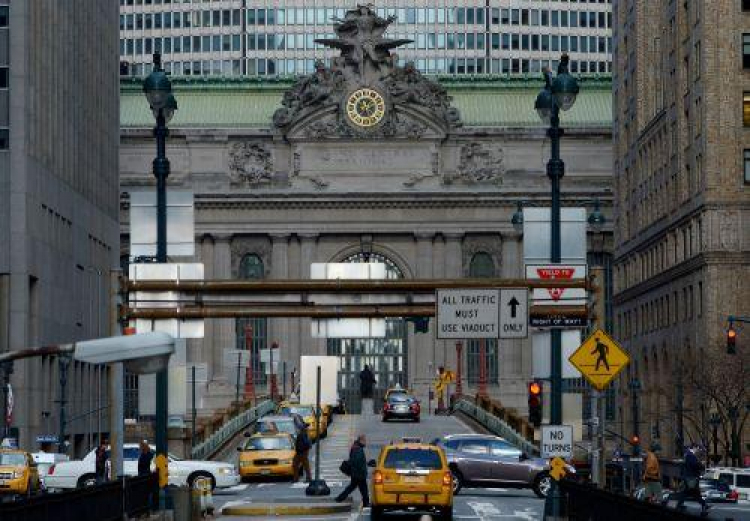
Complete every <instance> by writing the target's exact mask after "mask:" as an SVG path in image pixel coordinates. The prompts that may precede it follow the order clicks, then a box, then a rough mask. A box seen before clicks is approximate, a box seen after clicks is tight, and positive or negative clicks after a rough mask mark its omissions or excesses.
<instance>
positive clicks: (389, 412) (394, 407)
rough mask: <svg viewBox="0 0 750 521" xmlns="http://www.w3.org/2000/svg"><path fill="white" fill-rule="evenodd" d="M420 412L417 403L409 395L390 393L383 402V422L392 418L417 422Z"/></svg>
mask: <svg viewBox="0 0 750 521" xmlns="http://www.w3.org/2000/svg"><path fill="white" fill-rule="evenodd" d="M420 412H421V410H420V407H419V402H418V401H417V399H416V398H414V396H412V395H410V394H404V393H392V394H390V395H388V398H386V399H385V402H383V412H382V414H383V421H384V422H385V421H388V420H390V419H393V418H399V419H404V420H412V421H415V422H418V421H419V413H420Z"/></svg>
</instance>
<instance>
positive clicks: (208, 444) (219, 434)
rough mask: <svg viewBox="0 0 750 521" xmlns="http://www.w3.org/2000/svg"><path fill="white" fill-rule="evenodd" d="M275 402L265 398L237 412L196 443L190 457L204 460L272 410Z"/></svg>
mask: <svg viewBox="0 0 750 521" xmlns="http://www.w3.org/2000/svg"><path fill="white" fill-rule="evenodd" d="M275 407H276V404H275V403H274V402H272V401H271V400H266V401H264V402H261V403H259V404H258V405H256V406H255V407H253V408H252V409H248V410H246V411H245V412H243V413H240V414H238V415H237V416H235V417H234V418H232V419H231V420H229V421H228V422H227V423H225V424H224V425H222V426H221V428H220V429H219V430H217V431H216V432H214V433H213V434H211V436H209V437H208V439H207V440H206V441H204V442H203V443H201V444H199V445H196V446H195V447H193V450H192V453H191V455H192V458H193V459H198V460H205V459H208V458H210V457H211V456H213V455H214V454H216V452H217V451H218V450H219V449H221V448H222V447H223V446H224V445H225V444H226V443H227V442H228V441H229V440H231V439H232V438H234V437H235V436H237V434H238V433H239V432H240V431H242V430H244V429H246V428H247V427H249V426H250V424H251V423H253V422H254V421H255V420H257V419H258V418H260V417H261V416H265V415H266V414H268V413H269V412H271V411H273V410H274V408H275Z"/></svg>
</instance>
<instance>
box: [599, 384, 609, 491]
mask: <svg viewBox="0 0 750 521" xmlns="http://www.w3.org/2000/svg"><path fill="white" fill-rule="evenodd" d="M598 406H599V429H598V431H597V437H598V438H599V443H598V445H599V450H600V451H601V452H600V453H599V468H598V469H597V473H598V475H599V483H601V487H602V488H607V445H606V443H605V439H604V433H605V432H606V430H605V429H606V425H605V421H606V419H607V410H606V409H607V398H606V395H604V396H602V395H601V394H600V395H599V403H598Z"/></svg>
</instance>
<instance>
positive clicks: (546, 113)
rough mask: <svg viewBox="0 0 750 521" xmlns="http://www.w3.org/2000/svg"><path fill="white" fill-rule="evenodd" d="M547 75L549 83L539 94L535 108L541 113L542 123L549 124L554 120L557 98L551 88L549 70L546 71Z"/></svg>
mask: <svg viewBox="0 0 750 521" xmlns="http://www.w3.org/2000/svg"><path fill="white" fill-rule="evenodd" d="M545 77H546V78H547V84H546V85H545V87H544V88H543V89H542V90H540V91H539V94H537V96H536V101H535V102H534V108H535V109H536V113H537V114H539V119H541V120H542V123H544V124H545V125H549V124H550V123H551V122H552V112H553V109H554V105H555V98H554V96H553V95H552V91H551V90H550V83H549V72H546V73H545Z"/></svg>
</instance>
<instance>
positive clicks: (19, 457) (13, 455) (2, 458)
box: [0, 452, 26, 466]
mask: <svg viewBox="0 0 750 521" xmlns="http://www.w3.org/2000/svg"><path fill="white" fill-rule="evenodd" d="M0 465H14V466H15V465H26V458H25V457H24V455H23V454H19V453H17V452H6V453H3V454H0Z"/></svg>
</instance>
